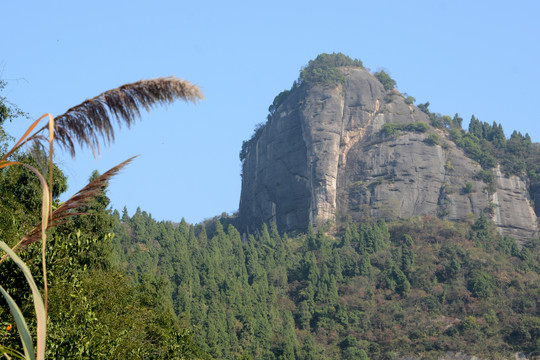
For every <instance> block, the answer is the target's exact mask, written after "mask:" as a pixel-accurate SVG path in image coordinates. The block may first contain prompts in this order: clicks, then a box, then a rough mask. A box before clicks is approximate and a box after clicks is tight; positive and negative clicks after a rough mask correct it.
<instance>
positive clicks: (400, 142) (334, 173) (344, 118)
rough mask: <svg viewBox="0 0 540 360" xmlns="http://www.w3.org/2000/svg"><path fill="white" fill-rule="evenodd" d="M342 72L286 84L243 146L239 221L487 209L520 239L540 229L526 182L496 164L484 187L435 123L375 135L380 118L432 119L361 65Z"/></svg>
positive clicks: (299, 221) (300, 226)
mask: <svg viewBox="0 0 540 360" xmlns="http://www.w3.org/2000/svg"><path fill="white" fill-rule="evenodd" d="M341 71H343V72H344V74H345V76H346V83H345V84H344V85H343V86H338V87H335V88H327V87H324V86H322V85H313V86H308V85H306V84H304V85H302V86H300V87H299V88H296V89H295V90H293V91H291V93H290V94H289V96H288V97H287V99H286V100H285V101H284V102H283V103H282V104H281V105H280V106H279V108H278V109H277V111H276V112H275V114H274V115H273V117H272V118H271V119H270V120H269V122H268V123H267V124H266V126H265V127H264V129H263V130H262V132H261V134H260V136H258V138H257V139H256V140H255V141H254V143H253V145H252V146H251V147H250V149H249V151H248V153H247V156H246V159H245V162H244V167H243V179H242V195H241V199H240V217H241V220H242V222H243V223H244V225H245V226H246V227H248V228H252V229H253V228H255V227H258V226H259V225H260V224H261V223H262V222H267V223H268V222H271V221H275V222H276V223H277V225H278V228H279V229H280V230H281V231H291V230H305V229H306V228H307V226H308V224H309V223H310V222H311V223H313V224H320V223H324V222H326V221H329V220H330V221H344V220H348V219H351V220H359V219H361V218H362V217H364V216H367V215H369V216H374V217H377V218H379V217H382V218H386V219H395V218H408V217H411V216H415V215H430V216H440V217H444V218H447V219H449V220H467V219H473V218H474V217H476V216H478V215H479V214H480V213H481V212H482V211H488V212H489V213H491V214H492V216H493V219H494V220H495V222H496V224H497V226H498V228H499V230H500V231H501V232H502V233H503V234H509V235H512V236H514V237H516V238H517V239H518V240H524V239H527V238H529V237H530V236H531V235H533V234H534V233H535V232H536V231H537V228H536V223H537V222H536V215H535V213H534V210H533V209H532V208H531V206H530V202H529V194H528V192H527V184H526V179H521V178H518V177H516V176H513V177H510V178H507V177H505V176H504V175H502V174H501V172H500V170H499V169H496V170H494V175H495V179H496V181H495V186H494V188H492V189H491V190H488V187H487V185H486V184H485V183H483V182H482V181H481V180H478V179H477V176H476V175H477V174H478V172H479V171H480V170H481V168H480V166H479V165H478V164H476V163H475V162H474V161H472V160H471V159H469V158H468V157H467V156H466V155H465V154H464V153H463V151H462V150H461V149H459V148H457V147H456V146H455V144H454V143H453V142H452V141H451V140H449V139H446V137H445V135H444V132H442V131H440V130H437V129H433V128H430V129H429V130H428V132H426V133H414V132H403V133H402V134H401V135H400V136H398V137H395V138H390V139H386V140H382V139H381V136H380V134H379V131H380V130H381V128H382V126H383V125H384V124H386V123H395V124H409V123H416V122H424V123H427V124H429V123H430V121H429V119H428V117H427V115H426V114H425V113H423V112H421V111H420V110H419V109H418V108H416V107H415V106H413V105H408V104H406V103H405V101H404V98H403V96H402V95H401V94H399V93H398V92H397V91H395V90H390V91H385V89H384V87H383V86H382V84H381V83H380V82H379V81H378V80H377V79H376V78H375V77H374V76H372V75H371V74H370V73H369V72H368V71H366V70H363V69H360V68H341ZM430 134H431V135H432V137H433V134H437V135H438V136H439V137H440V139H441V141H440V142H439V143H438V144H436V143H435V144H434V143H433V141H431V142H430V141H429V139H428V137H429V136H430Z"/></svg>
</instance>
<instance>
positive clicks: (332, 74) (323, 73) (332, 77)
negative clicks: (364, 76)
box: [299, 53, 364, 87]
mask: <svg viewBox="0 0 540 360" xmlns="http://www.w3.org/2000/svg"><path fill="white" fill-rule="evenodd" d="M341 66H354V67H360V68H363V67H364V66H363V64H362V61H360V60H357V59H354V60H353V59H351V58H350V57H348V56H347V55H344V54H342V53H332V54H320V55H318V56H317V57H316V58H315V59H314V60H310V61H309V63H308V64H307V66H306V67H305V68H303V69H302V70H301V71H300V77H299V83H308V84H323V85H324V86H327V87H335V86H338V85H340V84H343V83H344V82H345V75H343V73H342V72H341V71H340V70H339V69H338V68H339V67H341Z"/></svg>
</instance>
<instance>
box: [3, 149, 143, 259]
mask: <svg viewBox="0 0 540 360" xmlns="http://www.w3.org/2000/svg"><path fill="white" fill-rule="evenodd" d="M135 158H136V156H133V157H131V158H129V159H127V160H126V161H124V162H122V163H120V164H118V165H116V166H115V167H113V168H111V169H110V170H108V171H107V172H105V173H103V174H102V175H100V176H98V177H97V178H96V179H94V180H93V181H91V182H90V183H88V185H86V186H85V187H84V188H82V189H81V190H80V191H78V192H77V193H76V194H74V195H73V196H72V197H71V198H69V199H68V200H66V201H65V202H64V203H63V204H62V205H60V206H59V207H58V208H57V209H56V210H54V211H53V212H52V213H51V216H50V221H48V225H47V228H49V227H53V226H58V225H62V224H64V223H65V222H66V221H67V218H69V217H72V216H76V215H85V213H84V212H82V211H78V210H80V209H81V208H83V207H86V206H88V205H89V203H90V202H91V201H92V199H93V198H94V197H96V196H98V195H101V194H103V191H104V188H105V187H106V185H107V182H108V181H109V180H110V179H111V178H112V177H113V176H115V175H116V174H118V173H119V172H120V171H121V170H122V169H123V168H124V167H125V166H126V165H127V164H129V163H130V162H132V161H133V159H135ZM42 232H43V228H42V224H38V225H37V226H36V227H34V228H33V229H32V230H31V231H30V232H29V233H28V234H26V235H25V236H24V237H23V238H22V239H21V241H19V243H18V244H17V245H15V246H14V247H13V250H14V251H15V252H19V251H21V250H23V249H24V248H26V247H27V246H28V245H30V244H32V243H34V242H36V241H37V240H39V239H40V237H41V235H42ZM4 258H5V257H4ZM4 258H2V259H0V262H2V261H3V260H4Z"/></svg>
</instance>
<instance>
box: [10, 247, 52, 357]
mask: <svg viewBox="0 0 540 360" xmlns="http://www.w3.org/2000/svg"><path fill="white" fill-rule="evenodd" d="M0 249H2V250H4V251H5V252H6V253H7V254H8V256H9V257H10V258H11V259H12V260H13V261H14V262H15V264H17V266H18V267H19V268H20V269H21V270H22V272H23V274H24V277H25V278H26V281H27V282H28V285H30V289H31V290H32V298H33V300H34V310H35V312H36V318H37V341H36V342H37V360H43V359H44V358H45V338H46V335H47V315H46V313H45V305H44V304H43V300H42V298H41V294H40V292H39V289H38V287H37V285H36V282H35V281H34V278H33V277H32V273H31V272H30V269H28V266H26V264H25V263H24V261H22V260H21V258H19V257H18V256H17V254H15V252H14V251H13V250H11V248H10V247H9V246H8V245H7V244H6V243H5V242H3V241H0ZM0 288H1V287H0ZM0 290H1V292H2V295H4V297H5V298H6V300H7V299H8V297H9V298H10V299H11V297H10V296H9V294H7V292H5V290H4V289H3V288H1V289H0ZM8 304H10V310H11V313H12V314H13V316H14V317H15V322H16V323H17V329H18V330H19V334H20V336H21V340H22V342H23V348H24V352H25V356H26V357H27V358H28V359H36V355H35V353H34V347H33V344H32V337H31V336H30V332H29V331H28V327H27V326H26V321H25V320H24V317H23V315H22V313H21V312H20V309H19V308H18V306H17V304H15V302H14V301H13V299H11V303H10V301H9V300H8ZM13 305H14V306H15V308H12V306H13ZM19 324H20V325H19ZM23 335H24V336H23Z"/></svg>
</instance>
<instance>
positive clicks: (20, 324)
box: [0, 285, 36, 359]
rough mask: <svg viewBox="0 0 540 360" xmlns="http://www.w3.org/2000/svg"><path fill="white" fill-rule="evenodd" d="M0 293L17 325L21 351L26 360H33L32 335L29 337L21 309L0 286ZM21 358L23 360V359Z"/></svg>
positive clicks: (34, 355) (34, 354)
mask: <svg viewBox="0 0 540 360" xmlns="http://www.w3.org/2000/svg"><path fill="white" fill-rule="evenodd" d="M0 292H1V293H2V295H3V296H4V299H6V302H7V304H8V306H9V310H10V311H11V314H12V315H13V318H14V319H15V324H17V331H18V332H19V337H20V338H21V343H22V345H23V350H24V354H25V357H24V358H26V359H35V358H36V353H35V352H34V343H33V342H32V335H30V330H28V325H26V320H25V319H24V316H23V314H22V311H21V309H19V307H18V306H17V303H16V302H15V300H13V298H12V297H11V296H10V295H9V294H8V293H7V292H6V290H4V288H3V287H2V286H1V285H0ZM8 351H9V349H8ZM24 358H23V359H24Z"/></svg>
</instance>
